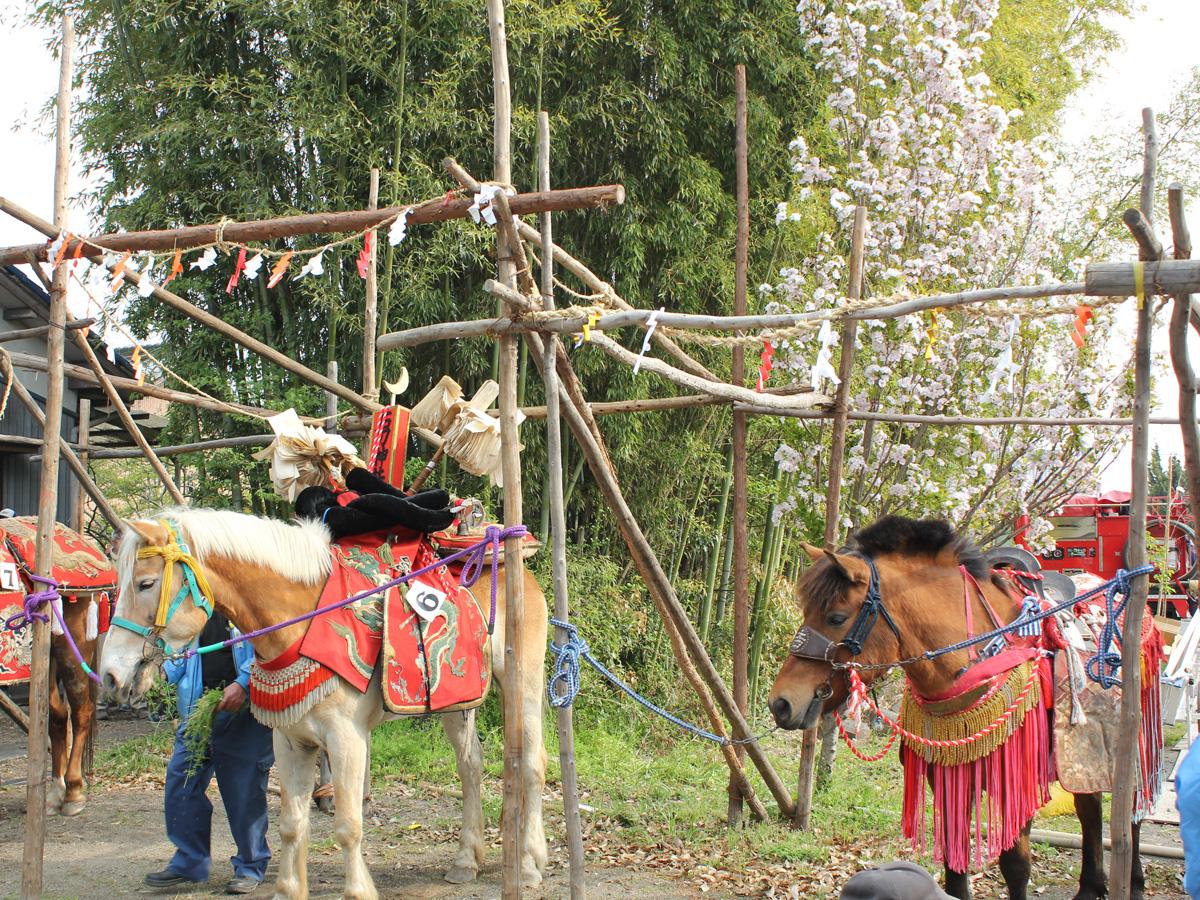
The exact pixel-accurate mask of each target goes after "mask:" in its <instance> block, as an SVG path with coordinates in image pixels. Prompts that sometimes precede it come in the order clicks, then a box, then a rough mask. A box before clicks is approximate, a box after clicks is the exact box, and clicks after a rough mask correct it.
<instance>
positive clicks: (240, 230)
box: [0, 184, 625, 265]
mask: <svg viewBox="0 0 1200 900" xmlns="http://www.w3.org/2000/svg"><path fill="white" fill-rule="evenodd" d="M624 202H625V189H624V188H623V187H622V186H621V185H619V184H604V185H596V186H591V187H580V188H564V189H562V190H557V191H551V192H549V193H548V194H541V193H531V194H516V195H515V196H513V197H510V198H509V205H510V206H511V207H512V210H513V212H514V213H515V214H516V215H519V216H523V215H528V214H530V213H541V212H546V211H551V212H563V211H566V210H571V209H607V208H608V207H610V206H619V205H620V204H622V203H624ZM9 207H16V204H14V203H12V201H10V200H7V199H6V198H0V211H4V212H10V211H11V210H10V209H9ZM470 207H471V198H470V197H451V198H450V199H446V198H445V197H435V198H434V199H432V200H426V201H424V202H423V203H419V204H417V205H416V206H411V207H407V206H388V207H385V208H384V209H375V210H371V209H361V210H351V211H343V212H326V213H308V214H305V215H300V216H282V217H279V218H275V219H260V220H258V221H254V222H228V223H226V224H225V226H224V229H223V230H222V231H221V238H222V239H223V240H224V241H225V242H227V243H230V244H244V243H250V242H255V243H258V242H262V241H271V240H275V239H277V238H284V237H295V236H297V235H302V234H346V233H352V232H356V231H364V230H366V229H368V228H374V227H377V226H379V225H382V224H383V223H385V222H389V221H391V220H392V219H394V218H396V216H398V215H400V214H401V213H404V212H405V210H407V211H408V223H409V225H430V224H433V223H435V222H449V221H451V220H453V219H465V218H467V217H468V216H469V215H470V213H469V212H468V210H469V209H470ZM218 228H219V226H218V225H215V224H214V225H189V226H187V227H185V228H166V229H162V230H158V231H123V232H117V233H115V234H101V235H97V236H96V237H92V238H88V239H87V243H86V244H84V249H83V255H84V256H88V257H89V258H90V257H91V255H92V253H93V249H94V247H101V248H103V249H104V250H107V251H110V252H113V253H124V252H125V251H126V250H130V251H134V252H138V251H151V252H159V253H162V252H167V251H170V250H174V249H176V248H179V249H183V250H187V249H189V248H193V247H201V246H205V245H208V244H212V243H214V242H215V241H216V239H217V232H218ZM79 243H80V242H79V241H77V240H71V241H70V242H69V243H68V244H67V247H66V256H67V257H68V258H70V257H71V256H73V255H74V253H75V250H76V248H77V247H78V246H79ZM27 253H33V254H34V256H35V258H36V259H39V260H42V261H44V260H45V259H46V245H45V244H22V245H18V246H15V247H0V265H13V264H15V263H23V262H25V261H26V254H27Z"/></svg>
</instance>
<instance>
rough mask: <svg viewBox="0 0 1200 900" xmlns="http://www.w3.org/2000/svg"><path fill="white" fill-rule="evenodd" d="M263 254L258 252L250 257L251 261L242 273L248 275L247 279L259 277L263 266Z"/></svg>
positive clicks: (251, 279)
mask: <svg viewBox="0 0 1200 900" xmlns="http://www.w3.org/2000/svg"><path fill="white" fill-rule="evenodd" d="M262 264H263V255H262V254H261V253H256V254H254V256H252V257H251V258H250V261H249V262H248V263H246V265H245V266H244V267H243V269H242V274H243V275H245V276H246V280H247V281H253V280H254V279H256V278H257V277H258V271H259V269H261V268H262Z"/></svg>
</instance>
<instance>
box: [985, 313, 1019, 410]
mask: <svg viewBox="0 0 1200 900" xmlns="http://www.w3.org/2000/svg"><path fill="white" fill-rule="evenodd" d="M1018 325H1020V322H1019V321H1018V319H1017V317H1016V316H1013V317H1012V321H1010V322H1009V323H1008V342H1007V343H1006V344H1005V345H1004V350H1003V351H1001V353H1000V359H999V360H998V361H997V362H996V368H995V369H993V370H992V380H991V381H990V382H989V383H988V387H987V390H986V391H984V392H983V396H985V397H991V396H993V395H994V394H995V393H996V388H997V387H999V386H1000V382H1001V381H1002V380H1003V379H1004V378H1007V379H1008V392H1009V393H1010V394H1011V393H1012V392H1013V376H1014V375H1016V373H1017V372H1019V371H1020V370H1021V367H1020V366H1019V365H1017V364H1016V363H1015V362H1014V361H1013V339H1014V338H1015V337H1016V336H1017V326H1018Z"/></svg>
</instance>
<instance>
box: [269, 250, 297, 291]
mask: <svg viewBox="0 0 1200 900" xmlns="http://www.w3.org/2000/svg"><path fill="white" fill-rule="evenodd" d="M292 254H293V251H291V250H289V251H288V252H287V253H285V254H283V256H281V257H279V262H277V263H275V265H274V267H273V268H272V269H271V278H270V280H269V281H268V282H267V287H269V288H273V287H275V285H277V284H279V282H280V281H282V280H283V276H284V273H285V272H287V267H288V263H290V262H291V261H292Z"/></svg>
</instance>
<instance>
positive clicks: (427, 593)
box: [404, 581, 446, 622]
mask: <svg viewBox="0 0 1200 900" xmlns="http://www.w3.org/2000/svg"><path fill="white" fill-rule="evenodd" d="M404 599H405V600H407V601H408V605H409V606H411V607H412V608H413V612H415V613H416V614H417V615H418V616H420V617H421V618H422V619H424V620H425V621H426V622H432V621H433V620H434V619H435V618H437V616H438V614H439V613H441V611H442V604H444V603H445V602H446V595H445V593H443V592H442V591H439V590H438V589H437V588H432V587H430V586H429V585H427V584H421V582H419V581H418V582H415V583H414V584H413V586H412V587H410V588H409V589H408V593H406V594H405V595H404Z"/></svg>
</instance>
